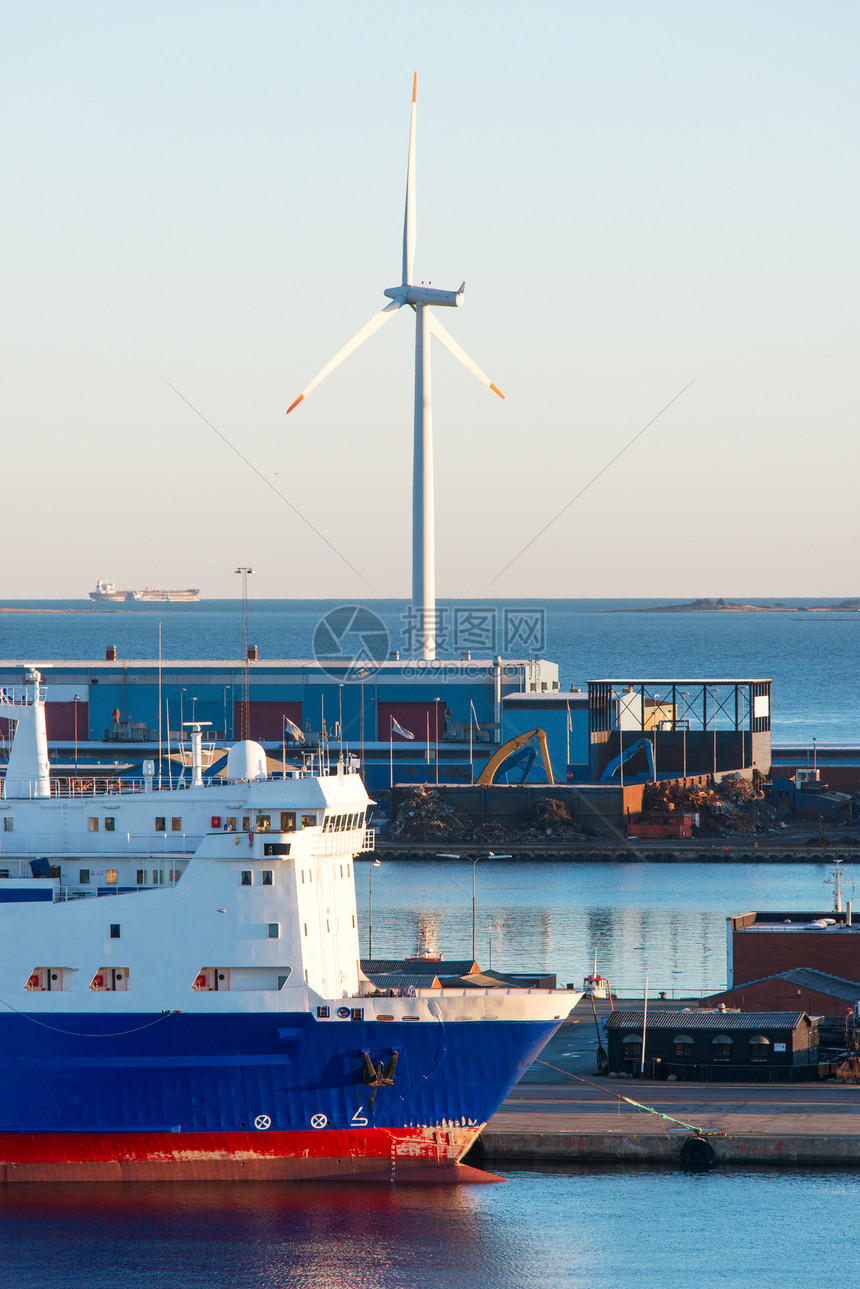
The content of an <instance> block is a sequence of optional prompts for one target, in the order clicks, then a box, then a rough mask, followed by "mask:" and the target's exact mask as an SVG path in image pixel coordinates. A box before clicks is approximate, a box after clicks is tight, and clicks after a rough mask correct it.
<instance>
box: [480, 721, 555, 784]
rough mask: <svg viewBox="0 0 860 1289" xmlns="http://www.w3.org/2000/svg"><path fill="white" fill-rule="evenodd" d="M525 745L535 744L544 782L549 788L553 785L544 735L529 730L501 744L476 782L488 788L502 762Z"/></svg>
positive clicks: (553, 780) (539, 731)
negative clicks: (544, 774) (541, 762)
mask: <svg viewBox="0 0 860 1289" xmlns="http://www.w3.org/2000/svg"><path fill="white" fill-rule="evenodd" d="M527 743H537V745H538V747H539V749H540V754H541V760H542V761H543V768H544V771H545V773H546V781H547V783H548V784H550V785H551V786H552V785H554V784H555V779H554V778H553V773H552V765H551V764H550V759H549V750H548V748H547V745H546V734H545V733H544V731H543V730H529V731H528V732H527V733H526V734H517V735H515V736H514V738H512V739H508V741H507V743H503V744H502V746H501V747H500V748H499V750H498V752H496V753H494V754H493V756H491V757H490V759H489V761H488V762H487V764H486V765H485V766H484V768H483V770H482V771H481V773H480V775H479V776H478V778H477V780H476V782H477V783H479V784H481V785H482V786H483V787H489V786H490V784H491V783H492V782H493V780H494V778H495V777H496V771H497V770H498V769H499V767H500V766H501V765H502V762H503V761H506V760H507V759H508V757H509V756H510V755H511V753H512V752H517V751H518V750H519V749H520V748H521V747H525V746H526V744H527Z"/></svg>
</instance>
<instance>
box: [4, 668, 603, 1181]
mask: <svg viewBox="0 0 860 1289" xmlns="http://www.w3.org/2000/svg"><path fill="white" fill-rule="evenodd" d="M40 680H41V678H40V676H39V674H38V672H35V671H31V672H30V673H28V674H27V676H26V677H25V684H24V686H23V687H22V688H20V689H5V690H0V716H2V717H4V718H6V719H7V720H11V721H14V722H15V730H14V738H13V741H12V746H11V751H10V755H9V760H8V765H7V769H6V776H5V780H4V781H3V785H2V794H0V818H2V824H0V1001H2V1003H3V1007H2V1009H0V1178H2V1179H4V1180H6V1181H40V1180H51V1179H53V1180H113V1181H120V1180H155V1179H169V1180H175V1179H179V1178H189V1179H215V1178H244V1179H255V1178H286V1177H305V1176H314V1177H337V1176H349V1177H357V1176H362V1177H370V1178H374V1177H375V1178H381V1177H382V1178H385V1179H393V1178H401V1177H412V1178H424V1177H428V1176H433V1177H437V1178H444V1177H450V1178H452V1179H464V1178H469V1177H473V1176H475V1170H469V1169H468V1168H466V1167H465V1166H464V1165H462V1164H461V1163H460V1162H459V1161H460V1160H461V1159H462V1157H463V1155H464V1154H465V1152H466V1151H467V1150H468V1149H469V1147H470V1146H471V1145H472V1143H473V1142H474V1141H475V1139H476V1137H477V1136H478V1134H479V1133H480V1131H481V1129H482V1127H483V1126H484V1124H485V1123H486V1121H487V1120H488V1119H489V1118H490V1116H491V1115H492V1114H493V1113H494V1112H495V1110H496V1109H497V1107H498V1106H499V1105H500V1104H501V1102H502V1101H503V1100H504V1098H505V1097H506V1096H507V1094H508V1092H509V1091H510V1089H511V1087H512V1086H513V1085H514V1084H515V1083H516V1082H517V1080H518V1079H519V1077H520V1076H521V1074H522V1073H523V1071H524V1070H525V1069H527V1068H528V1066H529V1065H530V1064H531V1062H532V1061H533V1060H534V1058H535V1056H536V1055H537V1053H538V1052H539V1051H540V1050H541V1048H542V1047H543V1046H544V1044H545V1043H546V1041H547V1040H548V1038H549V1037H550V1036H551V1035H552V1034H553V1033H554V1031H555V1030H556V1029H557V1028H558V1026H559V1024H560V1023H561V1021H562V1020H563V1019H564V1018H565V1017H566V1016H567V1015H568V1013H569V1011H570V1010H571V1008H572V1007H573V1006H574V1005H575V1004H576V1002H578V1000H579V998H580V997H581V995H580V994H579V993H572V992H567V991H556V990H538V989H509V988H495V989H494V988H468V989H466V988H462V989H461V988H455V989H447V988H446V989H438V988H435V989H431V988H427V989H424V988H418V989H415V990H414V991H413V992H412V994H411V996H410V995H409V994H406V993H404V994H401V995H399V996H391V993H390V992H389V991H381V990H379V989H378V988H375V987H374V985H373V984H372V982H370V981H369V980H368V979H367V978H366V977H365V976H364V975H363V973H362V971H361V966H360V961H359V958H360V953H359V928H358V913H357V908H356V900H355V886H354V875H353V863H354V859H355V856H356V855H358V854H360V853H361V852H362V851H365V850H369V849H371V848H372V845H373V837H372V834H371V833H370V832H369V831H368V829H367V827H366V819H367V808H368V805H369V804H370V802H369V799H368V796H367V793H366V791H365V789H364V785H363V783H362V780H361V778H360V777H359V775H358V774H357V773H355V771H354V770H353V769H352V768H350V767H349V766H347V765H345V764H343V763H339V764H338V765H337V766H335V767H334V768H333V769H332V768H331V767H329V766H327V765H325V764H324V763H323V764H321V763H320V762H319V761H317V763H316V764H315V765H311V764H310V762H308V763H306V764H305V765H303V766H302V767H296V768H293V767H287V768H286V770H285V771H283V772H282V773H281V774H279V775H276V776H275V777H270V775H269V773H268V771H267V765H266V757H265V753H264V751H263V749H262V747H260V745H259V744H257V743H253V742H250V741H245V742H241V743H238V744H236V745H235V746H233V747H231V748H230V750H229V752H228V755H227V761H226V770H225V772H224V778H223V779H220V780H218V781H217V782H206V781H205V780H204V774H203V761H204V757H203V748H202V730H201V728H200V727H199V726H194V727H192V732H191V758H190V760H191V765H190V776H189V779H188V781H187V782H184V783H181V784H180V785H179V786H178V787H177V786H174V787H171V788H165V787H163V786H162V785H161V783H160V781H159V780H158V778H157V777H156V774H155V763H154V762H144V763H143V775H142V777H141V779H140V780H139V781H134V782H127V781H122V782H120V781H117V782H114V783H110V784H107V785H106V790H104V791H100V792H95V791H83V790H81V785H80V783H78V782H76V781H74V780H54V779H52V778H51V776H50V771H49V765H48V755H47V741H46V735H45V708H44V690H43V688H42V686H41V684H40Z"/></svg>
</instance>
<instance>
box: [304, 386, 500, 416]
mask: <svg viewBox="0 0 860 1289" xmlns="http://www.w3.org/2000/svg"><path fill="white" fill-rule="evenodd" d="M498 392H499V391H498V390H496V393H497V394H498ZM303 398H304V394H299V396H298V398H297V399H296V401H295V402H294V403H290V405H289V407H288V408H287V416H289V414H290V412H291V411H292V410H293V408H294V407H298V405H299V403H300V402H301V401H302V399H303Z"/></svg>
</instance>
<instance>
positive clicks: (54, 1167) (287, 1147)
mask: <svg viewBox="0 0 860 1289" xmlns="http://www.w3.org/2000/svg"><path fill="white" fill-rule="evenodd" d="M479 1131H480V1129H478V1128H473V1129H462V1128H454V1129H450V1130H441V1129H440V1130H436V1129H426V1130H424V1131H422V1130H420V1129H419V1130H413V1131H410V1130H409V1129H392V1130H387V1129H381V1128H368V1129H353V1130H350V1131H346V1132H344V1131H338V1130H328V1131H320V1132H255V1133H248V1132H236V1133H171V1132H165V1133H106V1134H101V1133H44V1134H41V1133H40V1134H38V1135H35V1134H28V1133H20V1134H18V1133H10V1134H5V1135H2V1136H0V1181H5V1182H25V1181H143V1180H149V1181H157V1180H163V1181H177V1180H189V1181H209V1180H213V1181H214V1180H224V1179H241V1178H244V1179H247V1180H264V1179H269V1180H275V1179H289V1178H298V1177H317V1178H326V1177H363V1178H365V1179H366V1180H369V1181H370V1180H380V1181H381V1180H385V1181H391V1180H395V1179H396V1180H416V1181H417V1180H421V1181H431V1180H433V1181H479V1180H480V1181H484V1180H486V1181H491V1180H496V1179H495V1178H493V1177H492V1176H491V1175H490V1174H487V1173H480V1172H479V1171H478V1170H477V1169H474V1168H468V1167H466V1166H464V1165H462V1164H458V1163H457V1162H456V1161H457V1160H458V1159H459V1158H460V1157H461V1156H462V1155H463V1154H464V1153H465V1151H466V1150H467V1149H468V1147H469V1145H470V1144H471V1142H472V1141H473V1140H474V1138H475V1137H476V1136H477V1135H478V1132H479Z"/></svg>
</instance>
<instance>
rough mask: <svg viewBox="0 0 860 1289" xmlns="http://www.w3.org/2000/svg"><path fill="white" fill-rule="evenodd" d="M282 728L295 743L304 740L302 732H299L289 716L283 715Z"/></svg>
mask: <svg viewBox="0 0 860 1289" xmlns="http://www.w3.org/2000/svg"><path fill="white" fill-rule="evenodd" d="M284 729H285V730H286V731H287V733H288V734H289V736H290V738H291V739H293V740H294V741H295V742H296V743H304V741H305V736H304V734H303V733H302V732H301V730H300V729H299V727H298V725H295V724H294V723H293V722H292V721H291V720H290V718H289V716H285V717H284Z"/></svg>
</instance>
